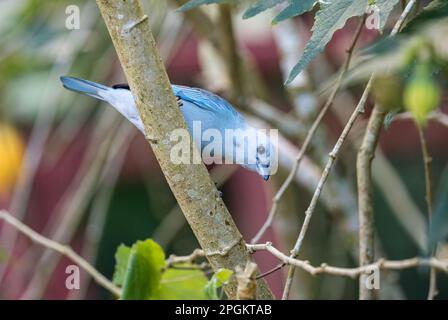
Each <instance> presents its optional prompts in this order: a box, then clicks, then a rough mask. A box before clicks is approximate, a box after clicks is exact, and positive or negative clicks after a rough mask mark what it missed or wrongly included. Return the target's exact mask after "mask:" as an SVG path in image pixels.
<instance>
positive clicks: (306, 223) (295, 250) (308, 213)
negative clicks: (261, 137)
mask: <svg viewBox="0 0 448 320" xmlns="http://www.w3.org/2000/svg"><path fill="white" fill-rule="evenodd" d="M415 2H416V1H415V0H410V1H409V2H408V4H407V6H406V9H405V10H404V11H403V13H402V14H401V16H400V18H399V19H398V21H397V23H396V24H395V26H394V29H393V30H392V32H391V34H390V36H391V37H393V36H395V35H396V34H397V33H398V32H399V31H400V29H401V27H402V26H403V24H404V22H405V20H406V18H407V16H408V15H409V13H410V12H411V10H412V7H413V6H414V5H415ZM374 80H375V74H372V75H371V76H370V79H369V81H368V83H367V85H366V87H365V89H364V93H363V95H362V97H361V100H360V101H359V103H358V105H357V107H356V108H355V111H354V112H353V113H352V115H351V116H350V119H349V120H348V123H347V124H346V125H345V127H344V130H343V131H342V134H341V136H340V137H339V139H338V141H337V143H336V145H335V146H334V148H333V151H332V152H331V153H330V158H329V159H328V162H327V164H326V166H325V169H324V172H323V173H322V177H321V180H320V181H319V184H318V186H317V188H316V191H315V193H314V195H313V198H312V199H311V203H310V205H309V207H308V209H307V210H306V212H305V220H304V222H303V225H302V228H301V230H300V233H299V237H298V238H297V241H296V244H295V246H294V248H293V250H292V251H291V257H292V258H295V257H297V256H298V254H299V252H300V248H301V246H302V242H303V239H304V237H305V234H306V231H307V230H308V226H309V222H310V220H311V217H312V215H313V212H314V209H315V208H316V205H317V200H318V199H319V196H320V194H321V192H322V188H323V186H324V184H325V182H326V180H327V178H328V175H329V173H330V170H331V168H332V167H333V164H334V162H335V160H336V156H337V155H338V153H339V150H340V148H341V147H342V144H343V143H344V141H345V138H346V137H347V135H348V133H349V131H350V130H351V128H352V126H353V124H354V123H355V121H356V119H357V118H358V116H359V115H360V114H361V113H363V112H364V107H365V104H366V101H367V97H368V96H369V93H370V90H371V87H372V84H373V82H374ZM294 270H295V268H294V266H290V268H289V271H288V277H287V279H286V283H285V288H284V290H283V296H282V299H288V297H289V291H290V289H291V284H292V280H293V278H294Z"/></svg>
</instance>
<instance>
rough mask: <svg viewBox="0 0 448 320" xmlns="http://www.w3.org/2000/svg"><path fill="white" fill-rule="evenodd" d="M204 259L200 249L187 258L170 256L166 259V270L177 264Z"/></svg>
mask: <svg viewBox="0 0 448 320" xmlns="http://www.w3.org/2000/svg"><path fill="white" fill-rule="evenodd" d="M203 257H205V252H204V250H202V249H195V250H194V251H193V252H192V253H191V254H189V255H188V256H176V255H174V254H172V255H170V256H169V258H168V259H166V266H165V267H166V268H170V267H172V266H173V265H175V264H179V263H193V262H194V261H195V260H197V259H199V258H203Z"/></svg>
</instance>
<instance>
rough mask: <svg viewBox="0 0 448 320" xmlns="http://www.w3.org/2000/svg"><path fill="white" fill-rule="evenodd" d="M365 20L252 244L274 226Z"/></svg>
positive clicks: (332, 99)
mask: <svg viewBox="0 0 448 320" xmlns="http://www.w3.org/2000/svg"><path fill="white" fill-rule="evenodd" d="M365 19H366V17H365V16H364V17H363V19H361V21H360V23H359V25H358V28H357V30H356V32H355V35H354V37H353V41H352V43H351V45H350V47H349V48H348V50H347V57H346V59H345V62H344V66H343V67H342V70H341V72H340V74H339V78H338V80H337V82H336V84H335V86H334V88H333V91H332V92H331V94H330V96H329V97H328V99H327V101H326V103H325V105H324V106H323V107H322V109H321V111H320V112H319V114H318V116H317V118H316V120H315V121H314V122H313V124H312V125H311V128H310V130H309V131H308V133H307V135H306V137H305V140H304V141H303V144H302V148H301V149H300V152H299V153H298V154H297V157H296V159H295V162H294V165H293V167H292V169H291V171H290V172H289V175H288V177H287V178H286V180H285V181H284V182H283V184H282V186H281V187H280V189H279V190H278V192H277V193H276V194H275V196H274V198H273V199H272V207H271V210H270V211H269V214H268V218H267V219H266V221H265V222H264V224H263V226H262V227H261V228H260V230H259V231H258V233H257V234H256V235H255V237H253V239H252V240H251V243H256V242H258V241H259V240H260V239H261V237H262V236H263V235H264V233H265V232H266V230H267V229H268V228H269V227H270V226H271V225H272V222H273V221H274V218H275V215H276V213H277V209H278V205H279V202H280V200H281V199H282V197H283V195H284V194H285V192H286V189H287V188H288V187H289V185H290V184H291V182H292V181H293V179H294V177H295V175H296V173H297V170H298V169H299V166H300V163H301V162H302V159H303V157H304V156H305V153H306V152H307V150H308V147H309V145H310V143H311V140H312V138H313V136H314V134H315V132H316V131H317V129H318V127H319V125H320V123H321V122H322V119H323V118H324V117H325V115H326V114H327V111H328V110H329V108H330V107H331V105H332V104H333V102H334V99H335V98H336V94H337V93H338V91H339V89H340V87H341V85H342V80H343V79H344V75H345V74H346V73H347V71H348V68H349V67H350V62H351V59H352V56H353V51H354V49H355V46H356V43H357V42H358V39H359V37H360V35H361V31H362V29H363V26H364V23H365Z"/></svg>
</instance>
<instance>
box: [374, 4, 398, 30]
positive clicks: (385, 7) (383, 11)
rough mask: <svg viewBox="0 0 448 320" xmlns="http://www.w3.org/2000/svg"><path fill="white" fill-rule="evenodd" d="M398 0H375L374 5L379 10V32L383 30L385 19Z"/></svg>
mask: <svg viewBox="0 0 448 320" xmlns="http://www.w3.org/2000/svg"><path fill="white" fill-rule="evenodd" d="M398 1H399V0H376V1H375V4H376V5H377V6H378V9H379V10H380V31H381V32H382V31H383V30H384V26H385V25H386V22H387V19H388V18H389V15H390V13H391V12H392V10H393V9H394V7H395V6H396V5H397V3H398Z"/></svg>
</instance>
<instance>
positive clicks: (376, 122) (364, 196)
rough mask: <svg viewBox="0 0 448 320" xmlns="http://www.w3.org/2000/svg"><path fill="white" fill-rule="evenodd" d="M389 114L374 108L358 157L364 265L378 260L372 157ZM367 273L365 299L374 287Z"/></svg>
mask: <svg viewBox="0 0 448 320" xmlns="http://www.w3.org/2000/svg"><path fill="white" fill-rule="evenodd" d="M385 116H386V111H384V110H383V109H382V108H381V107H380V106H375V107H374V108H373V111H372V115H371V116H370V119H369V123H368V125H367V129H366V132H365V134H364V139H363V141H362V144H361V147H360V148H359V152H358V157H357V161H356V175H357V178H358V215H359V265H360V266H365V265H368V264H371V263H373V261H374V260H373V259H374V245H375V242H374V233H375V230H374V225H375V223H374V215H373V205H372V202H373V201H372V197H373V195H372V161H373V158H374V156H375V149H376V146H377V144H378V140H379V134H380V131H381V128H382V126H383V122H384V118H385ZM367 276H368V275H361V277H360V278H359V298H360V299H361V300H366V299H372V298H373V290H369V289H367V288H366V286H365V283H366V277H367Z"/></svg>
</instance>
